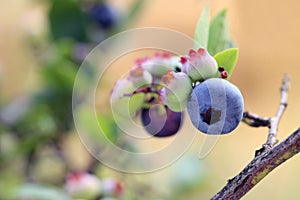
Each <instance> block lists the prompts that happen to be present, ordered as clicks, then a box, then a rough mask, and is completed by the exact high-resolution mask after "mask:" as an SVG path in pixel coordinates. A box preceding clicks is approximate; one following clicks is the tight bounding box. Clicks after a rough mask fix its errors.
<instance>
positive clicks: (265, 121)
mask: <svg viewBox="0 0 300 200" xmlns="http://www.w3.org/2000/svg"><path fill="white" fill-rule="evenodd" d="M289 84H290V79H289V77H288V75H285V76H284V78H283V80H282V85H281V88H280V96H281V97H280V104H279V107H278V110H277V113H276V115H275V116H274V117H271V118H266V117H261V116H259V115H257V114H254V113H250V112H248V111H246V112H244V116H243V122H244V123H246V124H247V125H249V126H251V127H269V133H268V137H267V141H266V142H265V143H264V144H263V145H262V147H261V148H260V149H259V150H257V151H256V152H255V156H257V155H260V154H261V153H263V152H264V151H266V150H267V149H270V148H272V147H273V146H274V145H275V144H276V143H277V142H278V140H277V130H278V125H279V121H280V119H281V117H282V115H283V113H284V111H285V109H286V107H287V97H288V89H289Z"/></svg>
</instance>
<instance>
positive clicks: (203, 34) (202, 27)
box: [194, 5, 210, 49]
mask: <svg viewBox="0 0 300 200" xmlns="http://www.w3.org/2000/svg"><path fill="white" fill-rule="evenodd" d="M209 13H210V12H209V5H207V6H206V7H205V8H204V10H203V11H202V14H201V16H200V18H199V20H198V23H197V27H196V31H195V38H194V40H195V43H194V49H199V48H205V49H207V44H208V38H209Z"/></svg>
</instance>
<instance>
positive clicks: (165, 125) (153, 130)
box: [141, 105, 183, 137]
mask: <svg viewBox="0 0 300 200" xmlns="http://www.w3.org/2000/svg"><path fill="white" fill-rule="evenodd" d="M163 109H165V110H163ZM141 119H142V124H143V125H144V127H145V129H146V131H147V132H148V133H150V134H151V135H153V136H155V137H168V136H172V135H174V134H176V133H177V132H178V130H179V129H180V127H181V124H182V121H183V113H182V112H174V111H172V110H170V109H169V108H168V107H167V106H164V107H162V106H159V105H155V106H153V107H151V108H150V109H146V108H144V109H143V110H142V114H141Z"/></svg>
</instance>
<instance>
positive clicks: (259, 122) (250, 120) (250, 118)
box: [243, 111, 270, 127]
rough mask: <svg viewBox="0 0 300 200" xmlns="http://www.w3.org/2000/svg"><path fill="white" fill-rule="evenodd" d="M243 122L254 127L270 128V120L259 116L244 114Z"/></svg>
mask: <svg viewBox="0 0 300 200" xmlns="http://www.w3.org/2000/svg"><path fill="white" fill-rule="evenodd" d="M243 122H244V123H246V124H247V125H249V126H252V127H265V126H266V127H269V126H270V118H265V117H260V116H258V115H257V114H254V113H250V112H248V111H245V112H244V116H243Z"/></svg>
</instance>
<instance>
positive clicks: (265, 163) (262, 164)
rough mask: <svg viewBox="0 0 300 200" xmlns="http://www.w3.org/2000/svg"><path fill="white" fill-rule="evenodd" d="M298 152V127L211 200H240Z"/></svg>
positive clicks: (299, 129) (299, 145) (299, 138)
mask: <svg viewBox="0 0 300 200" xmlns="http://www.w3.org/2000/svg"><path fill="white" fill-rule="evenodd" d="M299 152H300V127H299V128H298V129H297V130H296V131H295V132H294V133H292V134H291V135H290V136H289V137H287V138H286V139H285V140H284V141H283V142H281V143H279V144H278V145H276V146H275V147H273V148H272V149H269V150H268V151H265V152H264V153H262V154H261V155H259V156H257V157H255V158H254V159H253V160H252V161H251V162H250V163H249V164H248V165H247V166H246V167H245V168H244V169H243V170H242V171H241V172H240V173H239V174H238V175H237V176H235V177H234V178H232V179H230V180H228V183H227V185H226V186H225V187H224V188H223V189H222V190H221V191H220V192H218V193H217V194H216V195H215V196H214V197H212V199H213V200H216V199H240V198H241V197H242V196H244V195H245V194H246V193H247V192H248V191H249V190H251V189H252V188H253V187H254V186H255V185H256V184H257V183H258V182H259V181H261V180H262V179H263V178H264V177H265V176H266V175H268V174H269V173H270V172H271V171H272V170H273V169H275V168H276V167H278V166H279V165H281V164H282V163H283V162H285V161H286V160H288V159H290V158H291V157H293V156H294V155H296V154H297V153H299Z"/></svg>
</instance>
